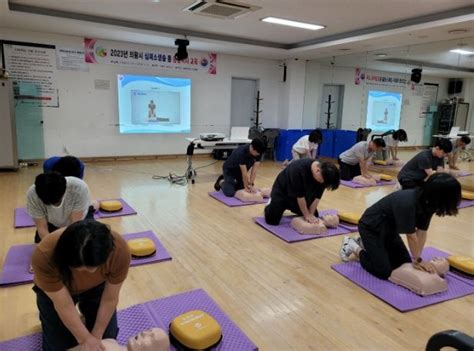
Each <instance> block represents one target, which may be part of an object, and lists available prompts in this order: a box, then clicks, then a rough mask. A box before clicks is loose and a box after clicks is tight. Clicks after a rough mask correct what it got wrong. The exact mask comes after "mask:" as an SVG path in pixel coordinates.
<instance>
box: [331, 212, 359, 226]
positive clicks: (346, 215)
mask: <svg viewBox="0 0 474 351" xmlns="http://www.w3.org/2000/svg"><path fill="white" fill-rule="evenodd" d="M337 215H338V216H339V220H341V221H343V222H347V223H352V224H359V221H360V217H361V215H359V214H357V213H353V212H339V213H338V214H337Z"/></svg>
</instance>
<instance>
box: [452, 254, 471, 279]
mask: <svg viewBox="0 0 474 351" xmlns="http://www.w3.org/2000/svg"><path fill="white" fill-rule="evenodd" d="M448 262H449V269H450V270H452V271H454V272H457V273H461V274H462V275H463V276H466V277H469V278H472V279H474V258H473V257H467V256H449V257H448Z"/></svg>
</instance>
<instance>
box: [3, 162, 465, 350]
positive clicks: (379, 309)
mask: <svg viewBox="0 0 474 351" xmlns="http://www.w3.org/2000/svg"><path fill="white" fill-rule="evenodd" d="M408 156H409V155H408V154H405V155H402V158H404V159H406V158H408ZM211 162H212V160H211V159H205V158H201V159H197V161H196V162H195V164H196V165H197V166H199V165H206V164H209V163H211ZM221 166H222V163H221V162H218V163H216V164H214V165H212V166H210V167H207V168H202V169H199V170H198V177H197V181H196V184H195V185H188V186H176V185H170V184H169V183H168V182H167V181H163V180H153V179H152V178H151V176H152V175H153V174H165V175H166V174H168V173H169V172H176V173H178V174H182V173H183V172H184V169H185V167H186V164H185V161H184V160H182V159H172V160H158V161H157V160H152V161H122V162H120V161H115V162H103V163H89V164H86V175H85V181H86V182H87V183H88V184H89V187H90V190H91V192H92V195H93V197H94V198H98V199H100V198H115V197H122V198H124V199H126V201H127V202H129V203H130V204H131V205H132V206H133V207H134V208H135V209H136V210H137V211H138V215H136V216H128V217H120V218H112V219H106V220H104V222H106V223H108V224H110V225H111V226H112V227H113V229H115V230H116V231H119V232H121V233H130V232H137V231H143V230H153V231H154V232H155V233H156V234H157V235H158V237H159V238H160V240H161V241H162V242H163V244H164V245H165V247H166V248H167V249H168V251H169V252H170V254H171V255H172V256H173V260H172V261H168V262H164V263H159V264H152V265H145V266H139V267H133V268H131V269H130V274H129V276H128V278H127V280H126V282H125V284H124V287H123V290H122V293H121V299H120V305H119V308H124V307H127V306H130V305H133V304H136V303H140V302H144V301H147V300H151V299H156V298H159V297H162V296H168V295H172V294H176V293H179V292H184V291H188V290H191V289H196V288H203V289H204V290H206V291H207V292H208V293H209V294H210V295H211V296H212V297H213V298H214V300H215V301H216V302H217V303H218V304H219V305H220V307H221V308H222V309H223V310H224V311H225V312H226V313H227V314H228V315H229V316H230V317H231V318H232V320H233V321H234V322H235V323H237V324H238V326H239V327H240V328H241V329H242V330H243V331H244V332H245V333H246V334H247V335H248V336H249V337H250V338H251V339H252V341H253V342H254V343H255V344H256V345H258V347H259V348H260V350H382V349H383V350H423V349H424V346H425V344H426V341H427V340H428V338H429V337H430V336H431V335H432V334H434V333H436V332H438V331H441V330H446V329H458V330H461V331H464V332H466V333H468V334H470V335H474V295H471V296H468V297H464V298H460V299H457V300H453V301H448V302H444V303H441V304H438V305H433V306H429V307H427V308H423V309H421V310H416V311H412V312H408V313H400V312H398V311H397V310H395V309H394V308H392V307H391V306H389V305H387V304H386V303H384V302H383V301H381V300H379V299H378V298H376V297H374V296H372V295H371V294H369V293H367V292H366V291H364V290H363V289H361V288H359V287H357V286H356V285H354V284H353V283H351V282H350V281H348V280H347V279H345V278H344V277H342V276H340V275H339V274H337V273H335V272H334V271H333V270H332V269H331V268H330V265H331V264H333V263H337V262H339V255H338V251H339V247H340V243H341V240H342V237H341V236H336V237H330V238H324V239H318V240H310V241H304V242H300V243H294V244H287V243H285V242H283V241H282V240H280V239H278V238H277V237H275V236H273V235H270V234H268V233H267V232H266V231H265V230H264V229H262V228H260V227H259V226H257V225H256V224H254V222H253V220H252V217H254V216H257V215H261V214H262V211H263V205H255V206H246V207H238V208H229V207H226V206H224V205H223V204H221V203H219V202H217V201H216V200H214V199H212V198H210V197H209V196H208V195H207V192H208V191H210V190H211V189H212V184H213V183H214V180H215V178H216V176H217V174H218V172H219V170H220V169H221ZM469 166H470V169H471V170H474V165H471V164H469V163H463V164H461V167H462V168H463V169H469ZM279 171H280V168H279V165H278V164H276V163H273V162H265V163H264V164H263V168H262V169H261V171H260V172H259V176H258V179H257V183H258V184H257V185H259V186H271V185H272V183H273V180H274V179H275V177H276V175H277V174H278V172H279ZM39 172H40V168H39V167H30V168H23V169H21V170H20V171H19V172H16V173H14V172H12V173H0V194H1V195H2V201H1V204H0V213H2V219H1V221H0V234H1V235H0V258H1V260H2V261H3V259H4V257H5V254H6V252H7V250H8V248H9V247H10V246H11V245H15V244H24V243H32V242H33V234H34V229H33V228H27V229H16V230H15V229H13V227H12V223H13V209H14V208H15V207H21V206H24V205H25V192H26V190H27V188H28V187H29V186H30V184H32V183H33V181H34V177H35V176H36V174H37V173H39ZM391 191H393V188H392V187H391V186H387V187H378V188H371V189H358V190H353V189H349V188H346V187H343V186H341V187H340V189H338V190H337V191H335V192H326V193H325V195H324V197H323V199H322V201H321V203H320V209H331V208H336V209H338V210H341V211H343V210H351V211H360V212H362V211H363V210H364V208H365V207H367V206H369V205H370V204H372V203H374V202H375V201H377V200H378V199H380V198H381V197H382V196H384V195H385V194H387V193H389V192H391ZM473 215H474V207H472V208H467V209H462V210H460V213H459V215H458V216H457V217H453V218H449V217H446V218H438V217H435V218H433V220H432V224H431V228H430V230H429V234H428V242H427V245H431V246H436V247H437V248H439V249H442V250H445V251H448V252H451V253H453V254H464V255H470V256H474V237H473V232H474V231H473ZM31 287H32V286H31V285H22V286H17V287H9V288H2V289H0V311H1V313H0V340H6V339H10V338H14V337H18V336H22V335H27V334H30V333H33V332H36V331H39V330H40V325H39V320H38V312H37V309H36V304H35V296H34V293H33V291H32V290H31Z"/></svg>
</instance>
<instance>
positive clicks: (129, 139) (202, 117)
mask: <svg viewBox="0 0 474 351" xmlns="http://www.w3.org/2000/svg"><path fill="white" fill-rule="evenodd" d="M0 39H5V40H14V41H24V42H34V43H42V44H52V45H57V46H65V47H75V48H82V46H83V38H82V37H72V36H62V35H53V34H47V33H34V32H29V31H18V30H11V29H2V28H0ZM191 46H192V43H191ZM122 73H128V74H145V75H146V74H150V75H163V76H172V77H180V76H183V77H190V78H192V96H191V101H192V107H191V115H192V117H191V123H192V127H191V128H192V132H191V133H190V134H189V135H185V134H172V135H169V134H146V135H143V134H137V135H131V134H122V135H121V134H119V131H118V126H117V124H118V109H117V88H116V84H117V83H116V79H117V74H122ZM232 77H238V78H252V79H258V80H259V89H260V94H261V97H262V98H263V101H262V102H261V109H262V110H263V113H262V115H261V121H262V123H263V126H264V127H266V128H271V127H278V126H279V122H280V121H281V120H283V116H282V115H281V111H280V103H281V94H282V92H281V90H282V84H283V83H281V77H282V69H281V67H279V62H278V61H274V60H263V59H254V58H245V57H239V56H231V55H220V54H218V62H217V75H215V76H213V75H209V74H206V73H197V72H176V71H172V70H160V69H151V68H133V67H122V66H115V65H100V64H91V65H89V72H75V71H64V70H58V71H56V79H57V84H58V87H59V103H60V107H59V108H43V116H44V139H45V156H46V157H48V156H51V155H62V154H64V153H65V150H67V152H69V153H70V154H73V155H76V156H79V157H81V156H82V157H93V156H123V155H158V154H184V153H185V151H186V145H187V142H186V141H185V140H184V138H185V137H191V136H192V137H195V136H198V135H199V133H201V132H207V131H211V132H220V131H223V132H225V133H228V130H229V127H230V105H231V104H230V101H231V80H232ZM95 79H103V80H110V83H111V84H110V85H111V89H110V90H95V89H94V80H95Z"/></svg>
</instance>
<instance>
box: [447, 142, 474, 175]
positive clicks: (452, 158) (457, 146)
mask: <svg viewBox="0 0 474 351" xmlns="http://www.w3.org/2000/svg"><path fill="white" fill-rule="evenodd" d="M451 143H452V144H453V151H451V152H450V153H449V154H448V164H449V168H450V169H455V170H459V168H458V167H457V166H456V162H457V160H458V157H459V153H460V152H461V150H464V149H466V146H467V145H469V144H470V143H471V138H469V137H468V136H467V135H463V136H462V137H460V138H456V139H454V140H452V141H451Z"/></svg>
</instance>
